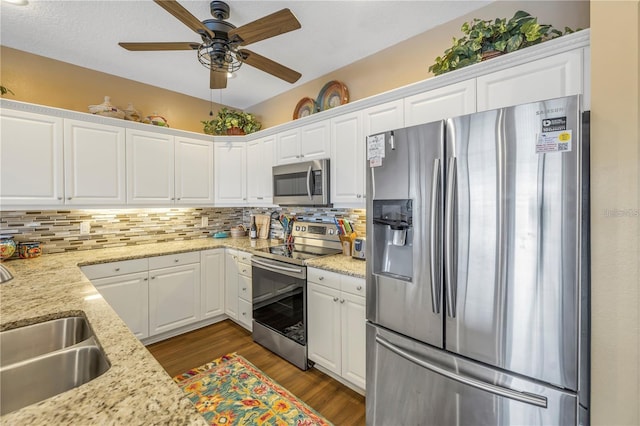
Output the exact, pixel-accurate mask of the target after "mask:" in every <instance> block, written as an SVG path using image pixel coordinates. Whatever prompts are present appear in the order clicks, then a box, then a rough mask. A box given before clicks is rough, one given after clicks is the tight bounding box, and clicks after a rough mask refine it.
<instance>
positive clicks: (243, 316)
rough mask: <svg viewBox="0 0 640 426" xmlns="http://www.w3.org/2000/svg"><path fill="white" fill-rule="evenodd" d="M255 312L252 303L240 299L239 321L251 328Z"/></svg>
mask: <svg viewBox="0 0 640 426" xmlns="http://www.w3.org/2000/svg"><path fill="white" fill-rule="evenodd" d="M252 319H253V312H252V307H251V303H250V302H247V301H246V300H243V299H238V321H239V322H240V323H241V324H242V325H244V326H245V327H246V328H248V329H249V330H251V329H252V324H251V322H252Z"/></svg>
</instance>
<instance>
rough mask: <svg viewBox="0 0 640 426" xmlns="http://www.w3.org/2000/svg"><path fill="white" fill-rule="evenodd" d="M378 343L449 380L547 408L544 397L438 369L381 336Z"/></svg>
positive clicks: (377, 336) (377, 338)
mask: <svg viewBox="0 0 640 426" xmlns="http://www.w3.org/2000/svg"><path fill="white" fill-rule="evenodd" d="M376 342H377V343H379V344H380V345H382V346H384V347H385V348H387V349H389V350H390V351H391V352H393V353H395V354H396V355H398V356H400V357H402V358H404V359H406V360H407V361H410V362H413V363H414V364H416V365H418V366H420V367H423V368H426V369H427V370H431V371H433V372H434V373H437V374H440V375H442V376H444V377H446V378H448V379H451V380H455V381H456V382H459V383H462V384H464V385H468V386H472V387H474V388H476V389H479V390H481V391H485V392H489V393H492V394H494V395H498V396H501V397H504V398H509V399H513V400H516V401H520V402H524V403H525V404H531V405H535V406H537V407H542V408H547V398H545V397H543V396H539V395H534V394H531V393H527V392H519V391H516V390H512V389H508V388H504V387H502V386H496V385H492V384H490V383H487V382H484V381H481V380H477V379H473V378H471V377H466V376H462V375H460V374H456V373H454V372H452V371H449V370H447V369H444V368H442V367H438V366H437V365H434V364H431V363H429V362H427V361H425V360H423V359H420V358H418V357H417V356H415V355H413V354H411V353H409V352H407V351H405V350H404V349H402V348H399V347H397V346H396V345H394V344H393V343H391V342H390V341H388V340H387V339H385V338H384V337H382V336H380V335H376Z"/></svg>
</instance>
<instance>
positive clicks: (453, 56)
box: [429, 10, 574, 75]
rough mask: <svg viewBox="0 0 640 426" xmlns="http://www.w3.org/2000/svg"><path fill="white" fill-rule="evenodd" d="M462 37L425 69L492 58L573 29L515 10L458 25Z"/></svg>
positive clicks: (435, 70)
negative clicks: (539, 20)
mask: <svg viewBox="0 0 640 426" xmlns="http://www.w3.org/2000/svg"><path fill="white" fill-rule="evenodd" d="M461 30H462V32H463V33H464V36H463V37H461V38H459V39H456V38H455V37H454V38H453V45H452V46H451V47H449V48H448V49H447V50H445V51H444V54H443V55H442V56H438V57H437V58H436V59H435V63H434V64H433V65H431V66H430V67H429V71H431V72H433V73H434V74H435V75H440V74H443V73H445V72H448V71H453V70H455V69H458V68H462V67H466V66H468V65H472V64H475V63H477V62H480V61H482V60H483V59H484V58H483V57H484V56H488V57H493V56H494V55H499V54H503V53H509V52H514V51H516V50H519V49H522V48H525V47H528V46H532V45H534V44H538V43H541V42H543V41H547V40H551V39H553V38H556V37H560V36H561V35H564V34H569V33H572V32H574V30H572V29H571V28H569V27H565V29H564V32H562V31H560V30H558V29H555V28H553V27H552V26H551V25H546V24H539V23H538V18H536V17H533V16H531V15H530V14H529V13H528V12H525V11H522V10H519V11H517V12H516V13H515V14H514V15H513V17H511V18H509V19H507V18H496V19H495V20H493V21H491V20H482V19H478V18H474V19H473V20H472V21H471V22H465V23H464V24H463V25H462V28H461Z"/></svg>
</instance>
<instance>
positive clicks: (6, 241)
mask: <svg viewBox="0 0 640 426" xmlns="http://www.w3.org/2000/svg"><path fill="white" fill-rule="evenodd" d="M15 251H16V242H15V241H13V237H12V236H11V235H0V259H2V260H4V259H8V258H10V257H11V256H13V253H15Z"/></svg>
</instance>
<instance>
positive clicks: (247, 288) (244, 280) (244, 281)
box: [238, 275, 253, 302]
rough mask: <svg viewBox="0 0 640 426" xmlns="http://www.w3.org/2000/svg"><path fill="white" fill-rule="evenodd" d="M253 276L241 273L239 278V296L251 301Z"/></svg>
mask: <svg viewBox="0 0 640 426" xmlns="http://www.w3.org/2000/svg"><path fill="white" fill-rule="evenodd" d="M252 293H253V292H252V291H251V277H247V276H244V275H240V277H239V280H238V297H240V298H241V299H244V300H246V301H248V302H250V301H251V300H252V299H251V297H252Z"/></svg>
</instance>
